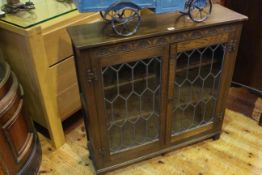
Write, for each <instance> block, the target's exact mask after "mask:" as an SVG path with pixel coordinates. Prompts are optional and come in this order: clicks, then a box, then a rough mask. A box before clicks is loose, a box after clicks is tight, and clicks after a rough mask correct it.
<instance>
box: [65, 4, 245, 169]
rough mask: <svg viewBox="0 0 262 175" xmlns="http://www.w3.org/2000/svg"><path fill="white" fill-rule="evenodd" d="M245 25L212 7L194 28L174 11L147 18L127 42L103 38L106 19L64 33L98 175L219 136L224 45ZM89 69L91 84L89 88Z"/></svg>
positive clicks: (229, 65) (228, 55) (230, 61)
mask: <svg viewBox="0 0 262 175" xmlns="http://www.w3.org/2000/svg"><path fill="white" fill-rule="evenodd" d="M174 19H178V20H177V21H176V22H174ZM245 20H247V18H246V17H245V16H243V15H240V14H238V13H235V12H233V11H231V10H228V9H226V8H224V7H222V6H220V5H214V8H213V12H212V15H211V16H210V18H209V19H207V20H206V21H205V22H203V23H198V24H195V23H192V22H191V21H190V20H188V19H187V18H186V17H185V16H182V17H181V16H180V15H179V14H178V13H168V14H161V15H154V14H151V15H148V16H145V17H144V18H143V19H142V21H141V26H140V29H139V31H138V32H137V33H136V34H135V35H133V36H129V37H116V36H115V35H114V34H113V33H112V31H110V30H107V31H106V33H103V32H102V31H104V26H105V24H106V23H105V22H97V23H94V24H92V25H79V26H75V27H70V28H69V29H68V31H69V33H70V36H71V39H72V41H73V47H74V50H75V51H76V52H75V53H76V55H75V60H77V61H76V63H77V64H76V70H77V71H78V74H77V75H78V79H79V85H80V91H81V94H83V98H84V100H83V101H87V103H86V104H85V103H83V105H85V107H84V109H85V113H86V114H88V115H89V117H88V127H87V128H86V129H87V131H88V134H89V138H90V139H89V142H90V144H89V149H90V154H91V157H92V160H93V163H94V165H95V167H96V173H98V174H100V173H101V174H103V173H106V172H108V171H112V170H115V169H117V168H120V167H123V166H126V165H129V164H131V163H135V162H137V161H141V160H142V159H143V160H144V159H146V158H150V157H153V156H155V155H160V154H161V153H164V152H166V151H167V150H171V149H172V148H178V147H181V146H182V145H183V146H185V145H188V144H192V143H194V142H196V141H200V140H203V139H206V138H210V137H213V138H218V136H219V134H220V133H221V128H222V122H223V117H221V116H222V114H223V112H224V109H225V100H226V96H227V92H228V89H229V86H230V81H231V78H232V72H233V67H234V63H235V56H236V50H237V49H235V50H234V49H232V50H231V51H230V50H229V49H226V45H227V44H228V43H232V41H238V40H239V37H240V33H241V28H242V23H243V21H245ZM170 26H172V27H174V28H175V30H172V31H169V30H167V29H168V28H169V27H170ZM221 36H222V37H221ZM235 48H237V45H236V46H235ZM217 49H218V50H217ZM191 51H192V52H191ZM187 52H188V53H189V52H191V53H195V52H201V53H199V54H197V53H195V54H191V55H188V54H187ZM182 54H184V55H186V56H182V57H180V56H181V55H182ZM151 63H154V64H151ZM87 68H89V69H92V70H96V74H97V75H96V77H97V80H96V81H93V82H91V83H90V82H89V83H87V81H86V79H85V77H86V72H87V71H88V70H87ZM88 102H90V103H88ZM94 102H95V103H94ZM85 117H87V116H85ZM218 117H219V118H218Z"/></svg>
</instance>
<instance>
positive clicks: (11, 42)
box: [0, 29, 46, 127]
mask: <svg viewBox="0 0 262 175" xmlns="http://www.w3.org/2000/svg"><path fill="white" fill-rule="evenodd" d="M0 38H1V41H0V45H1V49H2V51H3V57H4V59H5V60H6V61H7V62H8V63H9V64H10V66H11V67H12V70H13V71H14V72H15V74H16V76H17V77H18V79H19V81H20V82H21V84H22V86H23V88H24V93H25V95H24V106H25V109H24V110H25V112H26V115H27V116H30V117H31V118H32V119H33V120H34V121H36V122H37V123H39V124H40V125H42V126H44V127H46V121H45V119H44V118H45V117H44V116H45V113H44V112H43V106H42V104H41V102H40V101H41V95H40V94H39V92H40V90H39V88H38V87H39V86H38V83H37V80H36V77H35V76H36V75H35V72H34V68H33V65H32V63H31V61H30V54H29V53H28V52H27V48H26V41H25V37H24V36H22V35H19V34H17V33H14V32H11V31H7V30H5V29H0Z"/></svg>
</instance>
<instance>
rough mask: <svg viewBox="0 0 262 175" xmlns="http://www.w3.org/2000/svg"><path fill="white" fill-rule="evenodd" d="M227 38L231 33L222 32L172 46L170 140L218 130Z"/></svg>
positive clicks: (220, 116)
mask: <svg viewBox="0 0 262 175" xmlns="http://www.w3.org/2000/svg"><path fill="white" fill-rule="evenodd" d="M228 41H229V35H228V34H221V35H218V36H212V37H206V38H201V39H197V40H192V41H185V42H181V43H177V44H174V45H172V46H171V51H170V54H171V55H170V64H169V70H170V73H169V90H168V98H169V100H168V101H169V102H168V119H167V130H168V131H167V140H169V141H170V142H171V143H178V142H184V141H187V140H189V139H190V140H192V138H194V137H197V136H201V134H205V135H208V133H210V134H212V133H218V132H219V126H220V125H221V118H222V117H223V109H222V108H221V107H222V105H221V104H222V103H223V99H222V98H221V90H222V89H223V88H222V87H223V86H224V85H225V84H226V83H228V80H227V79H225V77H226V76H229V75H227V74H226V73H225V71H226V70H225V69H224V68H225V66H226V64H228V63H227V62H228V59H229V52H228V49H227V48H228ZM232 66H233V65H232ZM227 71H229V70H227Z"/></svg>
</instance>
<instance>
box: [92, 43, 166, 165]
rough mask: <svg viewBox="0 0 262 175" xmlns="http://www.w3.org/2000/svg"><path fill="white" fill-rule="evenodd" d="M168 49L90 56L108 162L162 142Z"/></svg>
mask: <svg viewBox="0 0 262 175" xmlns="http://www.w3.org/2000/svg"><path fill="white" fill-rule="evenodd" d="M168 56H169V47H168V46H159V47H153V48H145V49H136V50H135V51H134V52H122V53H115V54H111V55H107V56H102V57H96V58H93V59H92V62H93V65H92V66H93V68H95V70H96V75H97V81H95V82H94V88H95V89H96V90H95V92H96V94H95V95H96V99H97V105H98V106H97V109H98V110H97V111H98V116H99V120H100V124H101V127H100V135H101V143H102V147H103V148H102V152H103V153H102V155H103V160H104V161H106V162H107V163H108V164H107V163H106V166H109V165H112V164H115V163H120V162H121V161H124V160H132V158H136V157H139V156H142V155H144V154H148V153H150V152H153V151H155V150H158V149H159V147H160V146H161V145H162V144H163V142H164V137H163V136H164V134H165V128H164V125H165V112H166V108H165V107H164V106H166V99H164V98H165V97H166V90H165V89H167V73H168V71H167V69H168Z"/></svg>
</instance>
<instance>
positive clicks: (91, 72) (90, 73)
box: [87, 69, 97, 82]
mask: <svg viewBox="0 0 262 175" xmlns="http://www.w3.org/2000/svg"><path fill="white" fill-rule="evenodd" d="M95 72H96V71H95V69H94V70H92V69H88V70H87V80H88V82H93V81H95V80H97V77H96V73H95Z"/></svg>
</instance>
